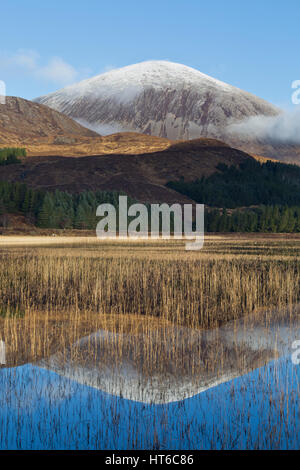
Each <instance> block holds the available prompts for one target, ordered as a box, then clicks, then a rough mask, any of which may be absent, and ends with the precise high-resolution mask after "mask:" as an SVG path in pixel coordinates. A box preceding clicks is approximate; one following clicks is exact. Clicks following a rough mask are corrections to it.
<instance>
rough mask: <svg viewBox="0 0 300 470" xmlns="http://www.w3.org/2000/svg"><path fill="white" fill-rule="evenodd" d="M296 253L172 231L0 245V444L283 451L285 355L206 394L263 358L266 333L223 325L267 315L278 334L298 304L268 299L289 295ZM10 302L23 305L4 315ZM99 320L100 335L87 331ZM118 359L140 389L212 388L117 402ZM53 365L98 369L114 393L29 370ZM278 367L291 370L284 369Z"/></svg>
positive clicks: (247, 325)
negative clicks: (188, 244)
mask: <svg viewBox="0 0 300 470" xmlns="http://www.w3.org/2000/svg"><path fill="white" fill-rule="evenodd" d="M299 256H300V241H299V240H293V241H287V240H270V239H263V238H260V239H254V240H253V239H249V240H245V239H244V240H240V239H235V238H233V239H229V238H226V239H223V238H222V237H215V238H213V237H210V238H209V239H208V240H207V242H206V245H205V248H204V250H203V251H201V252H194V253H187V252H186V251H185V250H184V245H183V243H181V242H175V241H174V242H170V241H168V242H144V241H138V242H134V243H133V242H130V243H126V242H101V243H100V242H96V241H95V240H89V241H84V243H82V241H78V240H74V239H72V240H55V241H53V242H52V240H46V243H45V244H44V245H42V241H35V242H34V240H30V241H28V240H24V241H23V245H20V243H19V241H18V243H15V244H14V243H11V244H10V246H7V247H5V246H4V245H3V244H2V249H1V252H0V263H1V270H0V290H1V305H3V312H4V315H2V316H0V340H3V341H4V342H5V346H6V360H7V362H6V364H5V365H2V368H5V369H7V370H4V371H1V372H3V375H0V379H1V380H2V382H1V386H2V387H6V390H7V392H6V393H5V394H3V395H2V402H1V421H0V422H1V429H0V431H1V433H0V434H1V436H2V440H1V441H0V447H1V448H12V447H13V446H14V448H70V447H73V448H86V449H87V448H90V449H96V448H110V449H112V448H115V449H118V448H119V449H120V448H125V449H138V448H148V449H152V448H156V449H158V448H164V446H169V448H185V449H194V448H211V449H215V448H227V449H232V448H252V449H253V448H283V447H284V448H288V447H290V448H296V447H297V446H298V445H299V433H298V428H299V416H298V415H297V413H298V411H297V410H298V402H299V380H298V379H297V377H296V378H295V377H294V378H293V382H291V381H290V378H289V377H287V375H286V369H287V367H286V363H282V365H281V366H280V367H279V368H278V369H276V366H274V369H272V366H271V368H269V369H267V372H266V370H265V369H264V368H262V369H258V370H257V374H256V376H255V377H256V379H255V382H254V380H253V379H251V378H250V379H249V380H248V379H247V377H245V379H243V380H241V381H238V382H234V381H233V382H232V384H230V382H229V383H228V385H226V384H225V385H226V387H225V388H222V389H221V392H220V393H219V394H218V387H217V386H216V384H217V383H218V380H219V383H221V382H224V381H226V380H231V379H232V378H234V377H238V376H240V375H242V374H246V373H247V372H249V371H251V370H254V369H257V368H261V367H263V366H264V365H265V364H268V363H269V362H270V361H272V360H273V359H276V357H277V356H276V350H275V349H276V348H275V344H274V348H273V345H272V346H271V347H269V348H261V349H259V348H258V349H255V348H254V349H253V348H251V347H249V344H248V345H247V344H246V343H245V344H243V342H242V343H239V344H237V343H235V340H234V338H235V335H236V332H238V331H243V332H244V333H243V334H245V335H246V336H248V335H251V334H253V335H254V333H255V332H258V334H263V333H261V332H265V334H266V335H268V334H269V333H268V332H269V331H271V329H272V326H273V325H274V324H275V325H280V324H283V325H284V326H287V327H288V328H290V329H291V331H292V330H293V325H294V324H295V325H297V326H298V325H299V309H291V308H287V309H285V308H282V307H283V306H286V305H289V304H293V303H296V302H297V301H298V300H299V296H300V289H299V276H300V257H299ZM278 307H279V308H280V309H281V308H282V311H281V310H279V309H278ZM18 311H20V312H24V314H22V315H17V314H13V313H17V312H18ZM8 313H9V314H8ZM241 317H243V318H241ZM241 321H242V323H241V324H240V323H239V322H241ZM230 322H231V323H230ZM297 322H298V323H297ZM220 325H221V328H222V327H226V328H227V326H228V327H230V329H231V330H230V331H231V332H232V336H231V337H230V338H232V341H230V342H227V343H226V341H224V336H222V335H221V334H220V333H219V331H220V329H219V326H220ZM99 331H104V332H105V334H104V335H103V336H100V337H98V336H95V335H94V333H95V332H99ZM212 333H213V334H212ZM99 338H100V339H99ZM101 338H102V339H101ZM51 358H52V359H51ZM51 361H52V362H51ZM28 363H33V364H36V365H37V366H38V367H36V368H33V369H30V370H31V372H30V376H28V377H27V376H26V368H25V369H22V368H17V369H15V373H14V372H13V369H9V368H10V367H15V366H19V365H22V364H28ZM123 363H125V364H126V366H127V365H129V366H130V367H131V368H132V369H134V370H136V371H137V373H138V377H139V380H140V382H139V384H138V385H139V387H140V388H143V387H145V389H146V391H148V392H149V390H150V392H151V390H152V389H153V388H155V387H156V386H157V384H158V385H159V387H162V390H163V393H164V394H166V395H167V396H169V395H168V389H169V388H170V387H171V386H173V387H175V390H176V389H177V388H176V387H177V385H178V389H179V388H180V387H182V388H183V389H184V387H187V388H186V389H184V392H183V393H187V396H192V395H193V394H196V393H198V392H197V390H198V391H199V383H200V385H201V384H202V385H203V384H206V385H207V386H208V387H210V386H214V388H213V389H212V390H211V393H207V394H206V395H203V396H202V394H200V395H198V396H197V397H195V401H194V402H193V403H194V405H193V406H194V408H191V409H190V408H189V407H190V406H191V403H192V402H191V400H186V401H185V400H183V401H178V402H177V403H176V404H175V406H173V407H171V408H168V405H161V406H160V407H157V408H155V406H153V405H152V404H151V403H150V404H149V405H145V404H144V403H142V404H138V403H137V401H134V400H136V396H133V397H132V399H133V401H126V400H122V396H123V392H125V391H124V390H123V389H122V387H121V388H119V389H117V386H118V384H119V379H118V367H119V366H120V365H122V364H123ZM53 364H54V365H55V366H56V367H57V370H58V373H59V374H61V376H62V377H64V371H65V370H69V369H70V368H71V369H72V368H74V369H76V368H79V369H80V368H81V369H86V370H88V371H92V374H91V376H92V377H93V375H94V374H96V373H97V371H98V372H99V374H100V375H101V374H102V373H103V374H104V373H106V372H105V371H112V372H113V374H112V377H113V378H112V380H115V381H116V383H113V384H112V387H113V388H114V387H115V388H114V390H115V396H117V397H119V398H120V397H121V399H120V400H119V401H116V400H114V399H111V397H110V398H108V397H107V396H105V395H101V394H100V395H96V394H95V390H94V391H93V390H92V388H89V390H88V391H80V390H81V389H80V388H79V389H78V390H79V391H78V394H77V400H78V401H77V402H76V403H75V404H74V401H72V393H73V392H70V385H69V382H67V381H66V380H65V378H64V380H61V379H59V380H58V379H57V377H59V376H56V379H55V380H58V382H56V385H55V386H54V385H53V380H54V378H53V375H49V376H45V375H41V374H43V372H41V371H42V369H40V368H41V367H42V368H43V367H45V368H49V370H50V371H51V370H55V369H51V367H52V365H53ZM66 365H67V366H68V367H69V369H68V367H66ZM129 370H130V369H129ZM22 371H25V372H22ZM18 373H20V375H18ZM292 373H293V374H294V376H297V370H296V368H294V369H293V370H292ZM22 374H24V375H22ZM16 377H20V378H19V379H18V380H19V381H20V383H17V382H16V380H17V379H16ZM41 377H46V378H44V379H43V380H44V382H42V383H41ZM65 377H67V375H66V376H65ZM297 380H298V381H297ZM57 383H58V384H59V385H57ZM101 383H102V382H101ZM174 383H175V385H174ZM295 383H296V386H295ZM183 385H184V387H183ZM30 387H32V389H30ZM72 387H74V384H73V385H72ZM193 387H194V388H193ZM197 387H198V388H197ZM99 389H100V390H101V387H100V388H99ZM28 390H31V392H32V394H33V396H35V397H36V398H35V401H34V402H33V401H32V398H31V396H30V397H29V398H28V394H29V395H30V393H28ZM116 390H117V391H118V393H117V391H116ZM159 390H160V389H159ZM222 390H223V392H222ZM209 392H210V391H209ZM57 393H59V403H61V404H60V405H59V406H58V405H57V395H56V394H57ZM87 394H88V395H87ZM45 396H47V397H48V398H47V400H48V401H47V400H45ZM87 396H88V398H86V397H87ZM225 396H226V398H225ZM62 397H63V398H62ZM203 397H204V398H203ZM127 398H129V399H130V396H129V397H127ZM171 398H172V397H171ZM26 400H27V401H26ZM10 407H11V408H10ZM34 407H36V408H37V409H38V413H37V415H34V413H33V412H32V409H34ZM6 409H8V410H10V412H8V413H6ZM15 409H16V410H17V413H15V415H14V410H15ZM11 410H12V411H11ZM207 410H209V413H208V412H207ZM210 410H213V411H212V412H210ZM228 410H229V411H228ZM230 410H231V411H230ZM29 411H30V412H29ZM253 413H254V415H255V416H254V418H253ZM36 416H38V419H37V418H36ZM253 420H254V421H253ZM62 430H64V432H62ZM26 446H27V447H26ZM167 448H168V447H167Z"/></svg>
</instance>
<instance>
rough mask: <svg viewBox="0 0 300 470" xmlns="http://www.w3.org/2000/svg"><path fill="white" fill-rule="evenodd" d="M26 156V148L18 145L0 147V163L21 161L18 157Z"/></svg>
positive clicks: (7, 163)
mask: <svg viewBox="0 0 300 470" xmlns="http://www.w3.org/2000/svg"><path fill="white" fill-rule="evenodd" d="M22 157H26V149H25V148H19V147H4V148H1V149H0V165H11V164H14V163H21V160H20V158H22Z"/></svg>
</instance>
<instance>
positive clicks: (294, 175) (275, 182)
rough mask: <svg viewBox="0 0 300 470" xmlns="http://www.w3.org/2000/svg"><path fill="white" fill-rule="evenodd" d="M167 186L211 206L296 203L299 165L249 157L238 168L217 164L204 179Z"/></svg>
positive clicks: (299, 186)
mask: <svg viewBox="0 0 300 470" xmlns="http://www.w3.org/2000/svg"><path fill="white" fill-rule="evenodd" d="M167 186H168V187H170V188H172V189H175V191H178V192H180V193H182V194H185V195H186V196H188V197H190V198H191V199H193V200H194V201H196V202H199V203H203V204H206V205H208V206H214V207H225V208H237V207H243V206H252V205H268V206H276V205H283V206H285V205H287V206H289V207H291V206H300V167H299V166H297V165H290V164H289V165H288V164H284V163H279V162H271V161H267V162H266V163H260V162H258V161H256V160H254V159H249V160H247V161H245V162H244V163H241V164H240V165H239V166H238V167H236V166H233V165H232V166H227V165H225V164H223V163H220V164H219V165H218V166H217V172H215V173H213V174H212V175H210V176H208V177H206V178H205V177H203V178H201V179H198V180H195V181H193V182H190V181H184V179H181V180H180V181H171V182H169V183H168V184H167Z"/></svg>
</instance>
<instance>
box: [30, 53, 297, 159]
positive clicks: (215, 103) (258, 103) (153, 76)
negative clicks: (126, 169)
mask: <svg viewBox="0 0 300 470" xmlns="http://www.w3.org/2000/svg"><path fill="white" fill-rule="evenodd" d="M36 101H37V102H39V103H43V104H46V105H47V106H50V107H51V108H53V109H56V110H58V111H61V112H62V113H64V114H66V115H67V116H70V117H72V118H73V119H75V120H77V121H78V122H80V123H81V124H82V125H85V126H87V127H89V128H90V129H93V130H95V131H97V132H99V133H100V134H111V133H113V132H126V131H130V132H132V131H135V132H141V133H144V134H148V135H152V136H159V137H165V138H168V139H171V140H184V139H185V140H188V139H195V138H199V137H208V138H216V139H221V140H223V141H224V142H226V143H228V144H229V145H231V146H233V147H236V148H239V149H241V150H244V151H246V152H248V153H253V154H256V155H262V156H266V157H271V158H279V159H282V160H289V161H299V159H300V147H299V146H295V145H289V144H288V143H284V144H283V143H280V142H272V141H270V140H267V139H266V138H265V139H261V138H258V137H257V136H254V135H253V133H252V132H251V130H250V129H249V134H248V135H247V133H246V135H245V133H243V135H239V134H237V133H236V132H235V131H233V127H232V124H236V123H241V122H247V120H248V119H249V118H251V117H258V116H264V117H275V116H277V115H279V114H280V112H281V111H280V110H279V109H278V108H276V107H275V106H273V105H272V104H270V103H268V102H266V101H264V100H262V99H261V98H258V97H257V96H254V95H252V94H250V93H247V92H245V91H243V90H240V89H238V88H235V87H233V86H231V85H228V84H226V83H223V82H221V81H219V80H216V79H214V78H212V77H209V76H207V75H204V74H203V73H201V72H199V71H197V70H195V69H192V68H190V67H186V66H184V65H180V64H175V63H171V62H166V61H149V62H142V63H140V64H136V65H131V66H128V67H124V68H121V69H117V70H112V71H110V72H107V73H104V74H102V75H98V76H96V77H94V78H91V79H88V80H84V81H82V82H80V83H77V84H74V85H72V86H69V87H67V88H63V89H61V90H58V91H56V92H54V93H50V94H48V95H45V96H42V97H40V98H37V99H36Z"/></svg>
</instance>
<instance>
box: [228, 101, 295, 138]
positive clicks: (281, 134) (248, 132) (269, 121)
mask: <svg viewBox="0 0 300 470" xmlns="http://www.w3.org/2000/svg"><path fill="white" fill-rule="evenodd" d="M227 131H229V132H230V133H233V134H236V135H239V136H243V137H248V136H249V137H252V138H253V137H256V138H257V139H261V140H268V141H270V142H279V143H285V144H300V108H299V109H296V110H294V111H283V112H282V113H280V114H279V115H278V116H271V117H269V116H253V117H250V118H248V119H245V120H243V121H242V122H235V123H232V124H230V125H229V126H228V127H227Z"/></svg>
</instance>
